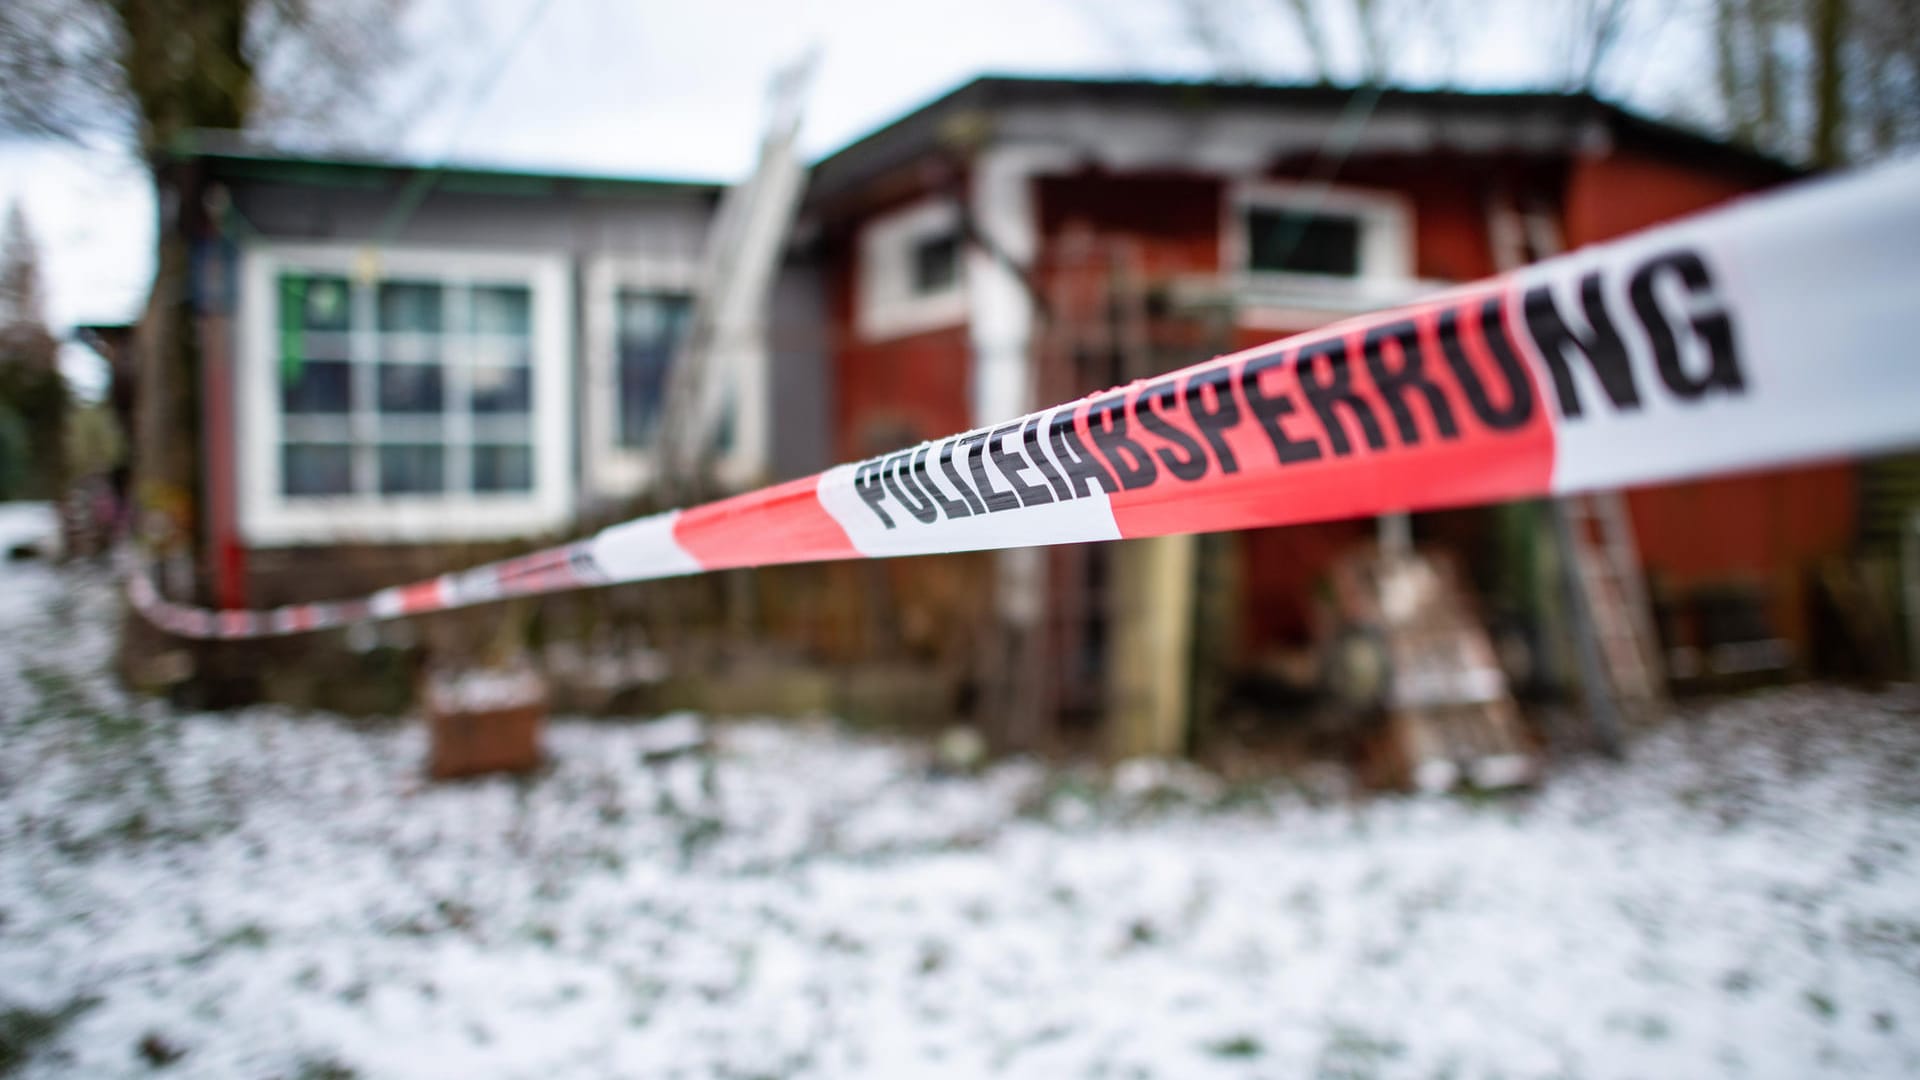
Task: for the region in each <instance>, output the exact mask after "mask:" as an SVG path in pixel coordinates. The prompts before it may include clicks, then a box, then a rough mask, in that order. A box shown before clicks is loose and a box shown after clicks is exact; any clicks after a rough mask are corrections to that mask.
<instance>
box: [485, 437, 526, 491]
mask: <svg viewBox="0 0 1920 1080" xmlns="http://www.w3.org/2000/svg"><path fill="white" fill-rule="evenodd" d="M473 490H475V491H532V490H533V447H531V446H475V447H474V448H473Z"/></svg>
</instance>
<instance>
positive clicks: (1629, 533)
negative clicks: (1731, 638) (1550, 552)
mask: <svg viewBox="0 0 1920 1080" xmlns="http://www.w3.org/2000/svg"><path fill="white" fill-rule="evenodd" d="M1556 512H1557V513H1559V514H1561V515H1563V516H1564V518H1565V520H1566V523H1567V526H1568V532H1569V534H1570V536H1571V538H1572V540H1573V544H1572V545H1571V547H1570V549H1569V552H1568V554H1569V557H1571V558H1572V559H1574V560H1575V563H1576V566H1575V567H1574V570H1575V572H1576V575H1577V578H1576V580H1577V581H1578V585H1579V589H1580V592H1581V593H1582V595H1583V597H1584V599H1585V604H1584V605H1583V606H1584V607H1585V608H1586V615H1587V619H1588V622H1589V624H1590V625H1591V627H1592V631H1593V635H1594V639H1595V643H1596V645H1597V646H1598V651H1599V654H1600V659H1601V661H1602V665H1603V668H1604V670H1605V674H1606V678H1607V682H1608V683H1609V684H1610V686H1611V689H1612V693H1613V697H1614V698H1615V700H1616V701H1619V702H1621V703H1623V704H1634V705H1647V704H1653V703H1658V702H1660V701H1662V700H1664V699H1665V697H1666V678H1665V672H1666V665H1665V664H1664V662H1663V660H1662V657H1661V655H1660V645H1659V640H1660V639H1659V635H1658V634H1657V632H1656V631H1655V629H1654V622H1653V605H1652V602H1651V601H1650V599H1649V598H1648V596H1647V586H1646V576H1645V572H1644V570H1643V569H1642V567H1641V563H1640V549H1639V546H1638V545H1637V544H1635V542H1634V539H1633V523H1632V520H1631V518H1630V516H1629V513H1628V510H1627V501H1626V498H1625V497H1624V496H1622V495H1621V493H1620V492H1618V491H1600V492H1594V493H1592V494H1588V495H1575V496H1569V497H1567V498H1563V499H1560V500H1558V504H1557V506H1556Z"/></svg>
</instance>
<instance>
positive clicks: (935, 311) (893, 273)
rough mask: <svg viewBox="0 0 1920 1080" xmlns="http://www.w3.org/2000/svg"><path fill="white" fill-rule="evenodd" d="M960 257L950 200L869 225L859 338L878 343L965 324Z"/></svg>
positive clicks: (863, 249) (862, 254)
mask: <svg viewBox="0 0 1920 1080" xmlns="http://www.w3.org/2000/svg"><path fill="white" fill-rule="evenodd" d="M965 255H966V243H965V238H964V237H963V235H962V233H961V222H960V206H959V204H958V203H956V202H954V201H953V200H952V199H926V200H923V201H921V202H917V203H914V204H913V205H911V206H907V207H903V208H901V209H899V210H895V211H892V212H891V213H888V214H884V215H881V216H880V217H877V218H875V219H873V220H872V221H870V222H868V223H867V225H866V227H865V228H863V229H862V230H861V232H860V251H859V259H860V275H859V285H858V293H857V295H856V296H855V304H854V308H855V320H856V324H857V326H858V328H859V331H860V336H861V337H862V338H864V339H866V340H868V341H883V340H886V339H888V338H896V337H905V336H906V335H908V334H919V333H924V332H926V331H928V330H937V329H940V328H943V327H948V326H959V325H962V324H964V323H965V322H966V320H967V283H966V258H965Z"/></svg>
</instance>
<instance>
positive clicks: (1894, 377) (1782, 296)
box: [1519, 161, 1920, 492]
mask: <svg viewBox="0 0 1920 1080" xmlns="http://www.w3.org/2000/svg"><path fill="white" fill-rule="evenodd" d="M1681 250H1692V251H1695V252H1698V253H1699V254H1700V256H1701V257H1702V258H1703V259H1704V260H1705V262H1706V264H1707V267H1708V269H1709V270H1710V272H1711V273H1712V275H1713V282H1714V290H1713V291H1714V294H1715V297H1716V298H1717V299H1718V301H1719V304H1718V306H1719V307H1721V308H1723V309H1724V310H1725V311H1726V312H1727V313H1728V315H1729V316H1730V319H1731V323H1732V327H1733V331H1734V334H1735V351H1736V353H1737V355H1738V357H1739V365H1740V375H1741V381H1742V384H1743V385H1742V387H1741V389H1740V390H1739V392H1737V393H1727V392H1722V391H1719V390H1715V391H1712V392H1709V393H1706V394H1703V395H1701V396H1700V397H1698V398H1695V399H1693V400H1683V399H1682V398H1681V397H1679V396H1677V395H1675V394H1672V393H1668V392H1666V389H1667V388H1666V387H1665V385H1664V384H1663V381H1662V376H1661V374H1660V372H1659V371H1658V370H1657V366H1656V364H1655V361H1654V358H1653V355H1652V351H1651V346H1650V342H1649V341H1648V338H1647V334H1646V331H1645V328H1644V326H1643V325H1642V323H1641V321H1640V320H1639V319H1636V318H1634V316H1633V307H1632V306H1631V299H1630V297H1629V296H1628V295H1627V289H1628V279H1629V276H1630V275H1631V273H1632V272H1633V270H1634V268H1636V267H1639V266H1642V265H1645V263H1646V262H1647V260H1649V259H1651V258H1654V257H1656V256H1658V255H1661V254H1664V253H1668V252H1673V251H1681ZM1591 269H1599V270H1601V271H1602V276H1603V280H1604V281H1605V282H1606V283H1607V284H1606V301H1607V308H1608V309H1609V310H1610V311H1612V312H1613V313H1614V315H1615V323H1616V325H1617V326H1618V328H1619V330H1620V332H1621V334H1622V336H1623V337H1624V338H1625V339H1626V342H1627V346H1628V352H1629V355H1630V356H1631V360H1632V371H1633V374H1634V380H1635V383H1636V384H1637V386H1638V388H1639V391H1640V395H1639V396H1640V407H1639V408H1638V409H1633V410H1621V409H1616V408H1614V407H1612V405H1611V404H1610V403H1609V402H1607V400H1606V398H1605V397H1604V395H1603V391H1602V388H1601V387H1600V385H1599V384H1598V381H1597V380H1596V379H1595V378H1594V377H1593V376H1592V374H1591V369H1590V368H1589V366H1588V365H1587V364H1586V362H1585V360H1584V359H1583V358H1581V357H1580V356H1578V355H1577V353H1576V354H1575V355H1574V357H1573V359H1572V364H1573V367H1574V370H1575V371H1576V376H1575V377H1576V379H1577V380H1578V386H1579V392H1580V397H1581V400H1582V402H1583V403H1584V406H1585V407H1584V409H1583V412H1582V415H1581V416H1580V417H1579V418H1578V419H1568V418H1566V417H1564V416H1563V415H1561V411H1560V407H1559V403H1558V401H1557V398H1556V397H1555V395H1554V392H1553V383H1552V378H1551V375H1550V374H1549V373H1548V372H1546V371H1542V372H1541V385H1542V388H1543V389H1544V391H1545V392H1546V395H1547V398H1548V399H1549V401H1550V402H1551V403H1552V404H1551V406H1550V407H1551V408H1553V409H1554V413H1555V418H1556V419H1555V439H1556V447H1557V452H1556V454H1555V461H1554V476H1553V490H1555V491H1557V492H1574V491H1589V490H1595V489H1600V488H1610V487H1618V486H1622V485H1628V484H1648V483H1657V482H1660V481H1663V480H1671V479H1679V478H1682V477H1687V476H1696V475H1701V474H1705V473H1712V472H1723V471H1727V470H1733V469H1745V468H1759V467H1765V466H1769V465H1776V464H1784V463H1787V462H1791V461H1805V460H1817V459H1820V458H1824V457H1840V456H1857V455H1863V454H1873V453H1878V452H1885V451H1889V450H1894V449H1899V448H1902V447H1906V446H1912V445H1915V444H1916V443H1917V442H1920V420H1916V417H1920V345H1916V340H1917V339H1920V287H1916V283H1920V161H1909V162H1904V163H1900V164H1896V165H1891V166H1885V167H1881V168H1877V169H1873V170H1869V171H1866V172H1863V173H1856V174H1852V175H1849V176H1845V177H1839V178H1835V179H1830V180H1823V181H1819V182H1815V183H1811V184H1807V185H1804V186H1802V187H1800V188H1798V189H1796V190H1794V191H1791V192H1788V193H1785V194H1783V195H1780V196H1774V197H1768V198H1762V199H1753V200H1749V201H1746V202H1742V203H1739V204H1736V205H1734V206H1731V207H1728V208H1727V209H1725V210H1723V211H1719V212H1715V213H1711V214H1708V215H1705V216H1703V217H1702V218H1699V219H1694V220H1690V221H1684V222H1681V223H1679V224H1676V225H1671V226H1667V227H1665V228H1662V229H1659V230H1657V231H1655V232H1653V233H1650V234H1647V235H1644V236H1639V237H1630V238H1628V239H1626V240H1623V241H1621V242H1619V243H1616V244H1610V245H1608V246H1606V247H1604V248H1600V249H1597V250H1595V251H1593V252H1592V253H1591V254H1589V255H1586V256H1584V257H1582V256H1579V255H1576V256H1575V257H1573V258H1572V259H1571V260H1568V261H1566V262H1562V263H1557V264H1552V265H1549V266H1548V267H1546V268H1543V269H1542V270H1535V271H1529V272H1526V273H1523V274H1522V275H1520V277H1519V284H1520V286H1521V288H1522V289H1524V288H1526V287H1528V286H1531V285H1536V284H1539V283H1541V282H1543V281H1551V282H1553V283H1554V286H1555V298H1556V300H1557V301H1558V302H1559V304H1560V308H1561V310H1562V311H1563V312H1568V313H1577V312H1579V311H1580V305H1579V301H1578V296H1577V284H1578V280H1579V277H1580V275H1581V274H1582V273H1584V272H1585V271H1587V270H1591ZM1661 284H1662V288H1661V289H1660V290H1658V292H1657V294H1656V295H1658V296H1659V298H1660V301H1661V306H1662V308H1663V309H1664V310H1665V311H1667V312H1668V318H1667V321H1668V323H1669V324H1670V325H1671V326H1672V327H1673V328H1674V330H1675V331H1676V338H1677V340H1678V341H1679V343H1680V344H1681V358H1682V368H1683V369H1684V370H1686V371H1689V372H1694V373H1703V372H1705V371H1706V370H1708V368H1707V365H1708V364H1709V363H1710V361H1709V359H1708V357H1707V355H1706V351H1705V349H1704V347H1703V346H1702V345H1701V344H1700V339H1699V337H1698V335H1696V334H1695V333H1694V332H1693V330H1692V328H1691V326H1690V325H1689V322H1688V320H1689V318H1690V317H1691V316H1692V315H1693V314H1694V313H1696V312H1699V311H1702V310H1705V309H1703V308H1702V307H1701V306H1700V304H1699V302H1698V301H1697V300H1695V301H1692V302H1690V301H1689V300H1688V298H1687V297H1686V296H1685V295H1684V293H1683V291H1682V290H1681V289H1679V288H1678V286H1677V283H1676V282H1674V281H1672V280H1666V281H1663V282H1662V283H1661Z"/></svg>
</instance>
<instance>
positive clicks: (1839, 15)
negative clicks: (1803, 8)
mask: <svg viewBox="0 0 1920 1080" xmlns="http://www.w3.org/2000/svg"><path fill="white" fill-rule="evenodd" d="M1846 25H1847V0H1814V8H1813V20H1812V27H1811V29H1812V34H1811V35H1810V36H1811V37H1812V39H1813V40H1812V46H1813V163H1814V164H1815V165H1818V166H1820V167H1821V168H1823V169H1831V168H1833V167H1835V166H1837V165H1840V164H1843V163H1844V162H1845V161H1846V158H1847V145H1846V142H1847V96H1846V93H1845V89H1846V86H1845V84H1846V69H1845V66H1844V64H1845V58H1844V57H1843V56H1842V55H1841V54H1842V52H1843V51H1844V48H1843V47H1844V44H1845V42H1846Z"/></svg>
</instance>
